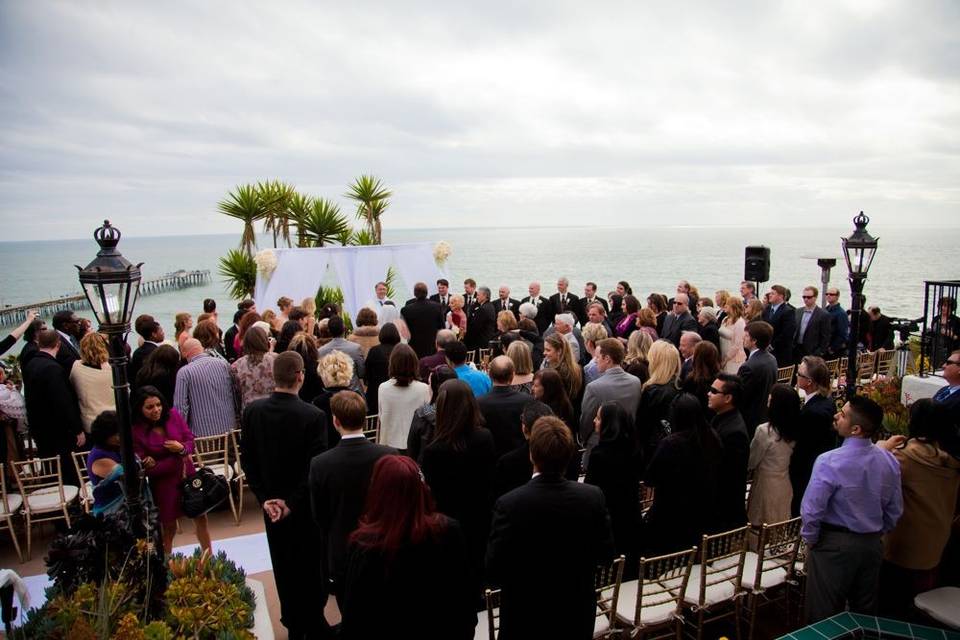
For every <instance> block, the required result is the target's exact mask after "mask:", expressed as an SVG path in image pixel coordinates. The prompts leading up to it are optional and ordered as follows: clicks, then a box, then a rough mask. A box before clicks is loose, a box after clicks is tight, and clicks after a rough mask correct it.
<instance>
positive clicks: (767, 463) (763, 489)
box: [747, 422, 794, 525]
mask: <svg viewBox="0 0 960 640" xmlns="http://www.w3.org/2000/svg"><path fill="white" fill-rule="evenodd" d="M793 445H794V443H792V442H787V441H786V440H781V439H780V437H779V436H777V433H776V432H775V431H774V430H773V429H772V428H771V427H770V423H769V422H764V423H763V424H761V425H760V426H758V427H757V431H756V433H754V434H753V441H752V442H751V443H750V460H749V462H748V463H747V468H748V469H749V470H750V471H753V472H754V475H753V486H752V487H751V488H750V502H749V504H748V505H747V519H748V520H749V521H750V523H751V524H755V525H760V524H764V523H766V524H773V523H775V522H783V521H784V520H789V519H790V501H791V500H793V485H791V484H790V456H792V455H793Z"/></svg>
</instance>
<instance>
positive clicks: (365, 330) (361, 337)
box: [347, 327, 380, 358]
mask: <svg viewBox="0 0 960 640" xmlns="http://www.w3.org/2000/svg"><path fill="white" fill-rule="evenodd" d="M379 336H380V330H379V329H377V328H376V327H357V328H356V329H355V330H354V331H353V333H351V334H350V337H348V338H347V340H349V341H350V342H356V343H357V344H358V345H360V352H361V353H362V354H363V357H364V358H366V357H367V352H368V351H370V349H371V348H373V347H375V346H377V345H378V344H380V337H379Z"/></svg>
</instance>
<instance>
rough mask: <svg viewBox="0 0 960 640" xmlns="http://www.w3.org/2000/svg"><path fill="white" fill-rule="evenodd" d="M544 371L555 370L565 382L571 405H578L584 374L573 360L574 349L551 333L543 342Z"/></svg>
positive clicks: (561, 337) (560, 337) (557, 335)
mask: <svg viewBox="0 0 960 640" xmlns="http://www.w3.org/2000/svg"><path fill="white" fill-rule="evenodd" d="M543 369H553V370H554V371H556V372H557V373H559V374H560V378H561V380H563V388H564V389H565V390H566V392H567V397H568V398H570V403H571V404H573V405H576V403H577V400H579V398H580V392H581V391H582V390H583V389H582V387H583V372H582V371H581V370H580V365H578V364H577V363H576V362H575V361H574V359H573V349H571V348H570V343H569V342H567V340H566V338H564V337H563V336H561V335H559V334H557V333H551V334H550V335H549V336H547V338H546V339H545V340H544V341H543V364H542V365H541V371H542V370H543Z"/></svg>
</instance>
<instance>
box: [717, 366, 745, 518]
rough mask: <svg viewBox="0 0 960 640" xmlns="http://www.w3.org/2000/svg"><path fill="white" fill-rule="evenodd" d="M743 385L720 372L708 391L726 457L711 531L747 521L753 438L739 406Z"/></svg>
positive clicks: (721, 463)
mask: <svg viewBox="0 0 960 640" xmlns="http://www.w3.org/2000/svg"><path fill="white" fill-rule="evenodd" d="M742 392H743V387H742V385H741V382H740V378H738V377H737V376H735V375H731V374H729V373H721V374H720V375H718V376H717V378H716V380H714V381H713V383H711V385H710V390H709V391H708V392H707V406H708V407H710V410H711V411H713V412H714V416H713V420H712V421H711V423H710V426H712V427H713V428H714V429H715V430H716V432H717V435H718V436H720V442H721V443H722V444H723V457H722V458H721V460H720V467H719V468H718V469H717V501H716V513H715V515H714V517H713V519H712V520H711V523H712V526H711V529H712V531H711V533H717V532H720V531H729V530H730V529H736V528H737V527H742V526H743V525H745V524H746V523H747V508H746V504H745V501H744V496H745V495H746V493H747V462H748V460H749V458H750V438H749V437H748V436H747V427H746V425H744V423H743V416H741V415H740V411H739V410H738V409H737V403H738V402H739V401H740V398H741V394H742Z"/></svg>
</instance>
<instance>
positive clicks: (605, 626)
mask: <svg viewBox="0 0 960 640" xmlns="http://www.w3.org/2000/svg"><path fill="white" fill-rule="evenodd" d="M596 615H597V617H596V618H594V623H593V637H594V638H597V637H602V636H603V634H605V633H606V632H607V631H609V630H610V619H609V618H608V617H607V616H605V615H602V614H601V613H600V607H597V614H596Z"/></svg>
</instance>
